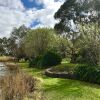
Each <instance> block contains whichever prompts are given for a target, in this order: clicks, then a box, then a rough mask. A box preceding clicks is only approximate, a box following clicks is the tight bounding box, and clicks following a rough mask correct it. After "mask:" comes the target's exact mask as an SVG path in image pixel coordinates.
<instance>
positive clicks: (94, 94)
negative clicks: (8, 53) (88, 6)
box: [19, 63, 100, 100]
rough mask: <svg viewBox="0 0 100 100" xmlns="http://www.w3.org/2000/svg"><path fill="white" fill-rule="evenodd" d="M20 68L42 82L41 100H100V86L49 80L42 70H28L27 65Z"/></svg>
mask: <svg viewBox="0 0 100 100" xmlns="http://www.w3.org/2000/svg"><path fill="white" fill-rule="evenodd" d="M19 65H20V67H21V68H22V69H23V70H24V71H26V72H27V73H29V74H31V75H32V76H34V77H38V78H40V79H41V80H42V81H43V85H42V90H43V98H44V99H43V100H100V86H99V85H95V84H89V83H85V82H81V81H77V80H69V79H61V78H50V77H47V76H45V75H43V73H44V70H43V69H42V70H41V69H37V68H29V67H28V64H27V63H19Z"/></svg>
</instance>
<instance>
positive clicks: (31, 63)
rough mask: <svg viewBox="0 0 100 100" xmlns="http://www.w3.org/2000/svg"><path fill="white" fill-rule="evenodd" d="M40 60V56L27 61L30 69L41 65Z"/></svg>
mask: <svg viewBox="0 0 100 100" xmlns="http://www.w3.org/2000/svg"><path fill="white" fill-rule="evenodd" d="M41 59H42V56H37V57H36V58H31V59H30V60H29V66H30V67H33V66H40V65H41Z"/></svg>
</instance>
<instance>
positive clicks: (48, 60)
mask: <svg viewBox="0 0 100 100" xmlns="http://www.w3.org/2000/svg"><path fill="white" fill-rule="evenodd" d="M61 61H62V59H61V56H60V55H59V54H57V53H54V52H51V51H48V52H47V53H45V54H44V55H43V57H42V60H41V65H42V66H44V67H48V66H49V67H50V66H55V65H58V64H60V63H61Z"/></svg>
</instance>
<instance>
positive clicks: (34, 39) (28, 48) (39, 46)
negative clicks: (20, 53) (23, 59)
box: [24, 28, 56, 57]
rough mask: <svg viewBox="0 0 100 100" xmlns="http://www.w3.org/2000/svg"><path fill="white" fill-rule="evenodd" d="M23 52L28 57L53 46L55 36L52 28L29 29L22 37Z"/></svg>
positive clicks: (39, 53) (40, 53) (42, 52)
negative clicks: (23, 41)
mask: <svg viewBox="0 0 100 100" xmlns="http://www.w3.org/2000/svg"><path fill="white" fill-rule="evenodd" d="M24 40H25V52H26V54H27V55H28V56H29V57H32V56H38V55H42V54H44V53H45V52H46V51H47V50H49V49H50V48H52V47H53V44H54V42H56V36H55V32H54V30H53V29H47V28H39V29H33V30H29V31H28V34H27V35H26V36H25V38H24Z"/></svg>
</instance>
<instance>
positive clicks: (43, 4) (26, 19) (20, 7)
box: [0, 0, 65, 37]
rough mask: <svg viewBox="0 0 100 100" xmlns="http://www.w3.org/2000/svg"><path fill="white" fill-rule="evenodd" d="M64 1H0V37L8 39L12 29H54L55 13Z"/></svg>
mask: <svg viewBox="0 0 100 100" xmlns="http://www.w3.org/2000/svg"><path fill="white" fill-rule="evenodd" d="M64 1H65V0H0V37H4V36H6V37H9V36H10V33H11V32H12V30H13V28H14V27H17V28H18V27H20V26H21V25H23V24H24V25H25V26H27V27H30V28H33V29H34V28H38V27H52V28H53V27H54V25H55V23H56V22H57V21H56V20H55V19H54V14H55V12H56V11H57V10H58V9H59V8H60V6H61V5H62V4H63V3H64Z"/></svg>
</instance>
